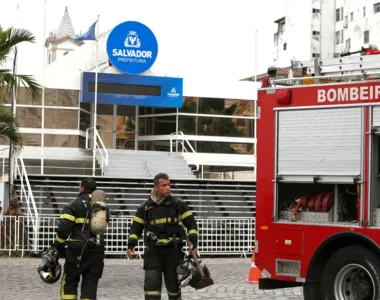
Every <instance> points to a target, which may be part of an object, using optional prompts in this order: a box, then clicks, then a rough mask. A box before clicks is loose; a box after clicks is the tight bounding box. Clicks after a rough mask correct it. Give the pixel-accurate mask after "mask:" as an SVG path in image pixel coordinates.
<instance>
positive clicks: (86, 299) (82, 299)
mask: <svg viewBox="0 0 380 300" xmlns="http://www.w3.org/2000/svg"><path fill="white" fill-rule="evenodd" d="M80 300H92V299H91V298H80Z"/></svg>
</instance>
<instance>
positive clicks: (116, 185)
mask: <svg viewBox="0 0 380 300" xmlns="http://www.w3.org/2000/svg"><path fill="white" fill-rule="evenodd" d="M82 178H84V177H80V176H53V175H51V176H47V175H46V176H42V175H29V182H30V185H31V188H32V190H33V196H34V199H35V202H36V206H37V208H38V210H39V214H40V215H41V216H59V214H60V213H61V212H62V208H63V206H64V205H65V204H67V203H69V202H70V201H71V200H73V199H75V197H76V196H77V195H78V187H79V182H80V180H81V179H82ZM95 180H96V181H97V185H98V189H101V190H104V191H105V192H106V193H107V196H108V199H107V205H108V206H109V208H110V212H111V215H113V216H120V217H127V216H133V215H134V214H135V212H136V210H137V208H138V207H139V205H141V204H142V203H143V201H145V200H147V199H148V197H149V195H150V192H151V190H152V188H153V182H152V179H132V178H118V179H116V178H106V177H95ZM171 183H172V194H173V195H175V196H177V197H179V198H180V199H182V200H184V201H185V202H186V203H187V204H188V205H189V207H190V208H191V209H192V210H193V213H194V214H195V216H198V217H202V218H205V217H206V218H208V217H254V215H255V211H256V209H255V203H256V183H254V182H247V181H242V182H239V181H236V180H234V181H226V180H224V181H219V180H218V181H216V180H200V179H195V180H189V179H187V180H186V179H173V180H171ZM15 184H16V185H17V187H16V192H17V193H18V194H19V193H20V181H19V180H16V182H15ZM23 209H26V208H25V207H23ZM24 213H26V211H24Z"/></svg>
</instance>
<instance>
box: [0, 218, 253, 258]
mask: <svg viewBox="0 0 380 300" xmlns="http://www.w3.org/2000/svg"><path fill="white" fill-rule="evenodd" d="M58 221H59V218H58V217H45V216H40V217H37V218H32V217H29V216H21V217H14V216H4V219H3V221H2V225H1V226H0V251H4V252H5V251H6V252H8V253H9V255H11V254H12V252H15V251H19V252H21V256H24V254H25V252H31V251H33V252H36V251H38V252H39V251H43V250H45V249H47V248H49V246H50V243H51V242H52V241H54V238H55V235H56V229H57V225H58ZM132 222H133V218H131V217H128V218H111V220H110V222H109V223H108V229H107V233H106V235H105V246H106V254H107V255H119V256H120V255H122V256H124V255H125V253H126V250H127V242H128V234H129V229H130V227H131V225H132ZM34 223H39V224H40V225H39V232H38V235H37V236H36V235H35V232H34V230H33V224H34ZM197 224H198V230H199V239H198V251H199V253H200V254H201V255H210V256H217V255H240V256H245V257H246V256H247V254H248V255H249V254H251V253H252V250H253V247H254V233H255V232H254V226H255V218H207V219H204V218H197ZM34 245H36V246H34ZM184 250H186V248H184ZM136 253H137V255H138V256H139V257H140V258H141V256H142V255H143V253H144V245H143V241H142V239H140V241H139V244H138V246H137V247H136Z"/></svg>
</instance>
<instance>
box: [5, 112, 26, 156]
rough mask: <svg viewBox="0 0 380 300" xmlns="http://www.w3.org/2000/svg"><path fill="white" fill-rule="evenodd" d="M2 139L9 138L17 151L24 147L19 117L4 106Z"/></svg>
mask: <svg viewBox="0 0 380 300" xmlns="http://www.w3.org/2000/svg"><path fill="white" fill-rule="evenodd" d="M0 139H1V140H9V141H10V142H11V145H12V148H13V150H14V151H15V152H18V151H20V150H21V149H22V145H23V143H22V136H21V135H20V133H19V126H18V122H17V118H16V117H15V116H13V114H12V112H11V111H10V110H8V109H7V108H5V107H4V106H0Z"/></svg>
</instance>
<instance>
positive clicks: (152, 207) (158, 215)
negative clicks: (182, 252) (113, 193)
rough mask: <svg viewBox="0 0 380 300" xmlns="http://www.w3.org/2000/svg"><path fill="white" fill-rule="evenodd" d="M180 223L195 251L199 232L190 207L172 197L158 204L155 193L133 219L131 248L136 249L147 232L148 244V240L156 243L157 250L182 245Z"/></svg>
mask: <svg viewBox="0 0 380 300" xmlns="http://www.w3.org/2000/svg"><path fill="white" fill-rule="evenodd" d="M180 220H181V221H182V223H183V224H184V225H185V227H186V228H187V234H188V235H189V239H190V241H191V243H192V244H193V246H194V248H196V247H197V242H198V229H197V224H196V221H195V218H194V215H193V213H192V211H191V210H190V208H189V207H188V205H187V204H186V203H185V202H184V201H182V200H180V199H177V198H175V197H173V196H169V197H166V198H164V199H162V200H161V201H160V202H159V201H158V200H157V197H156V196H155V192H154V190H153V191H152V193H151V195H150V197H149V199H148V200H147V201H145V202H144V203H143V204H142V205H141V206H140V207H139V208H138V209H137V212H136V214H135V216H134V218H133V223H132V226H131V229H130V231H129V238H128V248H129V249H132V248H134V247H136V245H137V242H138V240H139V238H140V237H141V234H142V232H143V231H144V229H145V232H144V241H145V244H147V240H148V239H149V240H153V241H154V242H155V245H157V246H166V245H171V244H173V243H182V241H183V236H182V234H181V227H180V224H179V221H180Z"/></svg>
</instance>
